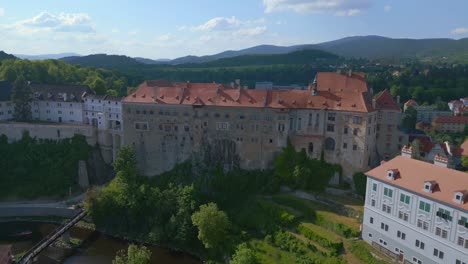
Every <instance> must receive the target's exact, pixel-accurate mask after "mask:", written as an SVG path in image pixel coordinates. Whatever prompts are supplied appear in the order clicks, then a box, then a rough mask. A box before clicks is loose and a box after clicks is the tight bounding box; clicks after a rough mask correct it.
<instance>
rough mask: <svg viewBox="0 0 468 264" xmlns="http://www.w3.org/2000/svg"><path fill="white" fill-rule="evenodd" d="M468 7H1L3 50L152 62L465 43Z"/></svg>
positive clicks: (379, 0) (387, 3)
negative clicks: (375, 39)
mask: <svg viewBox="0 0 468 264" xmlns="http://www.w3.org/2000/svg"><path fill="white" fill-rule="evenodd" d="M467 10H468V1H467V0H236V1H232V0H229V1H228V0H197V1H195V0H170V1H168V0H165V1H162V0H153V1H145V0H140V1H137V0H134V1H119V0H114V1H108V0H99V1H96V0H95V1H92V0H80V1H71V0H70V1H64V0H62V1H58V0H41V1H32V0H31V1H21V0H15V1H12V0H8V1H3V0H0V50H5V51H6V52H8V53H15V54H45V53H61V52H76V53H79V54H93V53H108V54H124V55H128V56H141V57H147V58H152V59H157V58H175V57H179V56H185V55H207V54H214V53H218V52H221V51H224V50H228V49H233V50H238V49H243V48H247V47H251V46H255V45H260V44H273V45H294V44H306V43H318V42H323V41H329V40H334V39H338V38H342V37H346V36H355V35H381V36H387V37H396V38H400V37H401V38H455V39H459V38H464V37H468V13H467Z"/></svg>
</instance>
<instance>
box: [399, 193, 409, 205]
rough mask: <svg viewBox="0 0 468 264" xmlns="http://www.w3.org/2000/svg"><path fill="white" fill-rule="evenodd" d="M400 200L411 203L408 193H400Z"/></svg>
mask: <svg viewBox="0 0 468 264" xmlns="http://www.w3.org/2000/svg"><path fill="white" fill-rule="evenodd" d="M400 202H402V203H405V204H409V203H410V196H409V195H406V194H403V193H402V194H400Z"/></svg>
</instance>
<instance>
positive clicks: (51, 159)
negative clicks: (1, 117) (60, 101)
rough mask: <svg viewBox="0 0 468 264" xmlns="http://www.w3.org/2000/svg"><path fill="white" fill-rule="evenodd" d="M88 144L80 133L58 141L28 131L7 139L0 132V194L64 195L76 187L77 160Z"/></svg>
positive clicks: (17, 195) (15, 195)
mask: <svg viewBox="0 0 468 264" xmlns="http://www.w3.org/2000/svg"><path fill="white" fill-rule="evenodd" d="M90 151H91V147H90V146H88V144H87V143H86V139H85V138H84V137H83V136H78V135H77V136H74V137H73V138H71V139H63V140H60V141H52V140H37V139H34V138H31V137H30V136H29V134H28V133H24V134H23V138H22V139H21V140H19V141H16V142H13V143H8V140H7V137H6V136H5V135H2V136H0V156H1V157H4V158H3V159H0V171H1V172H2V173H0V175H1V176H0V198H6V197H9V196H12V197H20V198H28V199H32V198H37V197H41V196H65V195H67V194H68V192H69V189H70V188H72V190H75V189H77V188H78V161H79V160H87V159H88V155H89V153H90Z"/></svg>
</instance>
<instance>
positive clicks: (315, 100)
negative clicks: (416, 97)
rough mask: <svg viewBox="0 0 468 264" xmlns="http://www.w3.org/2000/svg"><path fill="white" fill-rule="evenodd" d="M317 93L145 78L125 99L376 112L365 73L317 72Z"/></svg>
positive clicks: (147, 101) (127, 100) (129, 100)
mask: <svg viewBox="0 0 468 264" xmlns="http://www.w3.org/2000/svg"><path fill="white" fill-rule="evenodd" d="M317 91H318V93H317V95H316V96H314V95H312V92H311V91H310V90H272V91H269V90H248V89H240V88H230V87H229V86H224V85H220V84H217V83H189V82H183V83H182V82H175V83H166V82H164V81H160V80H159V81H145V82H144V83H142V84H141V85H140V86H139V87H138V89H137V90H136V91H135V92H134V93H133V94H131V95H129V96H127V97H126V98H125V99H124V102H134V103H160V104H183V105H216V106H233V107H269V108H310V109H323V108H326V109H333V110H343V111H353V112H369V111H372V110H373V109H372V105H371V103H370V97H369V94H368V89H367V84H366V81H365V79H364V75H363V74H362V73H353V74H352V75H351V76H349V75H347V74H339V73H328V72H325V73H318V74H317Z"/></svg>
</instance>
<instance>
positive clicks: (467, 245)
mask: <svg viewBox="0 0 468 264" xmlns="http://www.w3.org/2000/svg"><path fill="white" fill-rule="evenodd" d="M457 245H459V246H462V247H463V245H464V246H465V248H468V239H464V238H463V237H458V239H457Z"/></svg>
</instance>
